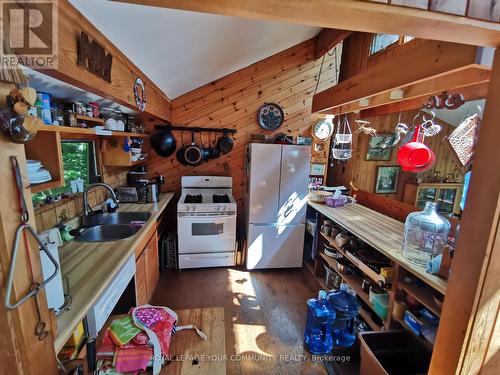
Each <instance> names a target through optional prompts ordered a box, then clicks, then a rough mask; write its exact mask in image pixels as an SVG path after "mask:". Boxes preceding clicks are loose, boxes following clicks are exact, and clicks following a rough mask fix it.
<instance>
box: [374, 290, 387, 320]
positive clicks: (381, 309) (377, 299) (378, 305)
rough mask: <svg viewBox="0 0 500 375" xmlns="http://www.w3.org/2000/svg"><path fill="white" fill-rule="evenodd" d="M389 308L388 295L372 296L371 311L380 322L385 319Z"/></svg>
mask: <svg viewBox="0 0 500 375" xmlns="http://www.w3.org/2000/svg"><path fill="white" fill-rule="evenodd" d="M388 306H389V295H388V294H377V295H375V296H373V310H374V311H375V314H377V315H378V317H379V318H380V319H382V320H385V318H387V307H388Z"/></svg>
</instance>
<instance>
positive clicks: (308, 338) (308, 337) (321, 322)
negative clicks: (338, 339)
mask: <svg viewBox="0 0 500 375" xmlns="http://www.w3.org/2000/svg"><path fill="white" fill-rule="evenodd" d="M326 297H327V296H326V292H325V291H324V290H320V291H319V295H318V298H317V299H316V298H311V299H308V300H307V320H306V328H305V330H304V341H305V343H306V346H307V348H308V349H309V351H310V352H311V353H312V354H317V355H320V354H328V353H330V352H331V351H332V348H333V340H332V333H331V325H332V322H333V320H334V319H335V312H333V311H332V310H331V309H330V307H329V306H328V302H327V299H326Z"/></svg>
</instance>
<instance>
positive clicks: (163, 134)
mask: <svg viewBox="0 0 500 375" xmlns="http://www.w3.org/2000/svg"><path fill="white" fill-rule="evenodd" d="M151 146H153V149H154V150H155V151H156V153H157V154H158V155H160V156H162V157H164V158H168V157H169V156H170V155H172V154H173V153H174V152H175V149H176V148H177V142H176V141H175V137H174V136H173V134H172V133H171V132H170V131H160V132H156V133H155V134H153V135H152V136H151Z"/></svg>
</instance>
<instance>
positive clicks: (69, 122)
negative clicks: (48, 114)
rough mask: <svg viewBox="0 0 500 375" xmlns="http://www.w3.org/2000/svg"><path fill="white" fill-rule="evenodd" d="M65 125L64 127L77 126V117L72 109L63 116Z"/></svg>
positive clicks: (67, 110)
mask: <svg viewBox="0 0 500 375" xmlns="http://www.w3.org/2000/svg"><path fill="white" fill-rule="evenodd" d="M63 118H64V120H63V124H64V126H72V127H76V126H77V121H76V115H75V113H74V112H73V110H71V109H66V110H65V111H64V114H63Z"/></svg>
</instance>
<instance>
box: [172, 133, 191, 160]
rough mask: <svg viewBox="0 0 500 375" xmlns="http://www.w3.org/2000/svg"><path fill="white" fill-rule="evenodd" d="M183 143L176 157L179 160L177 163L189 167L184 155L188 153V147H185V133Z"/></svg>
mask: <svg viewBox="0 0 500 375" xmlns="http://www.w3.org/2000/svg"><path fill="white" fill-rule="evenodd" d="M181 143H182V146H181V148H180V149H178V150H177V152H176V154H175V157H176V158H177V161H178V162H179V163H181V164H182V165H188V163H187V161H186V158H185V157H184V153H185V151H186V146H185V145H184V133H183V132H181Z"/></svg>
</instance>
